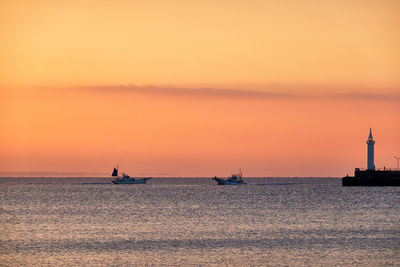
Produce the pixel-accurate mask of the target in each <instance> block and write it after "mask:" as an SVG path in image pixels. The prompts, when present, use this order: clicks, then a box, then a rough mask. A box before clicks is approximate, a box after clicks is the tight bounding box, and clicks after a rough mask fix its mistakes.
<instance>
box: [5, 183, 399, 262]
mask: <svg viewBox="0 0 400 267" xmlns="http://www.w3.org/2000/svg"><path fill="white" fill-rule="evenodd" d="M245 181H246V182H247V183H248V184H247V185H242V186H217V185H216V182H214V181H212V180H211V179H205V178H180V179H177V178H175V179H172V178H171V179H169V178H158V179H152V180H150V181H149V182H148V184H146V185H114V184H111V183H110V179H103V178H0V201H1V202H0V265H1V266H157V265H158V266H210V265H214V266H400V188H399V187H342V186H341V181H340V179H333V178H301V179H300V178H287V179H284V178H248V179H245Z"/></svg>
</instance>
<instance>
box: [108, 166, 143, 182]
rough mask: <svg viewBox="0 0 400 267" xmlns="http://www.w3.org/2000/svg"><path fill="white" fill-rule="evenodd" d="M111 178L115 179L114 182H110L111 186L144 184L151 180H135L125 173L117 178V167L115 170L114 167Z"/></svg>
mask: <svg viewBox="0 0 400 267" xmlns="http://www.w3.org/2000/svg"><path fill="white" fill-rule="evenodd" d="M111 176H113V177H116V178H115V179H114V180H112V183H113V184H145V183H146V182H147V181H148V180H150V179H151V178H142V179H135V178H133V177H130V176H129V175H127V174H125V173H122V177H119V176H118V167H117V168H115V167H114V170H113V172H112V174H111Z"/></svg>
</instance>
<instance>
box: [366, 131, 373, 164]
mask: <svg viewBox="0 0 400 267" xmlns="http://www.w3.org/2000/svg"><path fill="white" fill-rule="evenodd" d="M374 145H375V141H374V139H373V138H372V131H371V128H369V136H368V140H367V170H375V164H374Z"/></svg>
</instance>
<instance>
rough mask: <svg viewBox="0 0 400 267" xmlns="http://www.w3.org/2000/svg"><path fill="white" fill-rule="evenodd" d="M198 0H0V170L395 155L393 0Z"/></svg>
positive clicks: (398, 57) (344, 168) (382, 159)
mask: <svg viewBox="0 0 400 267" xmlns="http://www.w3.org/2000/svg"><path fill="white" fill-rule="evenodd" d="M214 2H215V3H214ZM214 2H210V3H207V2H206V1H161V2H160V1H112V2H110V1H34V2H33V1H2V2H1V3H0V38H1V43H0V58H1V60H0V126H1V131H0V146H1V149H0V175H1V174H2V173H3V175H6V174H5V173H7V172H10V171H15V172H31V171H40V172H47V171H48V172H60V173H64V172H77V173H79V172H87V173H104V174H106V173H108V172H109V171H110V170H111V169H112V167H113V165H114V164H117V163H118V164H119V165H120V167H121V169H123V170H124V171H126V172H128V173H130V174H131V175H150V176H168V175H172V176H213V175H228V174H229V173H230V172H231V171H232V170H234V169H236V168H242V169H243V171H244V174H245V175H247V176H343V175H345V174H347V173H349V174H350V173H351V172H352V171H353V169H354V168H355V167H364V165H365V153H366V152H365V146H366V145H365V141H366V139H367V136H368V131H369V127H372V128H373V134H374V137H375V139H376V145H375V149H376V154H375V159H376V160H375V161H376V162H375V164H376V166H377V167H383V166H386V167H394V166H395V163H396V161H395V159H394V158H393V156H394V155H398V156H399V154H400V123H399V121H400V120H399V115H400V50H399V49H398V47H400V34H399V33H400V32H399V29H400V27H399V26H400V17H399V15H398V14H400V2H399V1H362V2H361V1H316V0H315V1H311V0H310V1H302V3H301V5H299V2H298V1H285V2H284V3H283V2H282V1H232V0H231V1H214Z"/></svg>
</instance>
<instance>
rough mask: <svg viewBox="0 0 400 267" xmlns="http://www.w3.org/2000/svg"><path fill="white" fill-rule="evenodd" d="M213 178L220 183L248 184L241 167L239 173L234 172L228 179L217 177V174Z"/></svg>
mask: <svg viewBox="0 0 400 267" xmlns="http://www.w3.org/2000/svg"><path fill="white" fill-rule="evenodd" d="M212 179H213V180H215V181H217V182H218V185H242V184H246V183H245V182H244V181H243V178H242V170H240V169H239V171H238V172H237V173H234V174H232V175H231V177H229V178H228V179H222V178H217V176H215V177H214V178H212Z"/></svg>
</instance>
